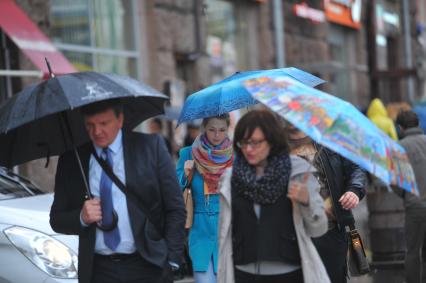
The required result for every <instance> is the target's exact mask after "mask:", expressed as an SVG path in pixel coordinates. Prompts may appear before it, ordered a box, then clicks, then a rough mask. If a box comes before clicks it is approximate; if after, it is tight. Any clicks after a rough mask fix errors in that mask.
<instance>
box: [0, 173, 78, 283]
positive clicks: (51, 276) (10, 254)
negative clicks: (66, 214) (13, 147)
mask: <svg viewBox="0 0 426 283" xmlns="http://www.w3.org/2000/svg"><path fill="white" fill-rule="evenodd" d="M52 201H53V194H52V193H43V192H42V191H41V190H39V189H38V188H37V187H36V186H35V185H34V184H32V183H31V182H30V181H28V180H27V179H25V178H22V177H20V176H18V175H16V174H14V173H12V172H11V171H8V170H6V169H4V168H1V167H0V231H1V233H0V282H14V283H29V282H31V283H38V282H40V283H41V282H43V283H45V282H46V283H53V282H67V283H77V282H78V279H77V266H78V259H77V250H78V237H77V236H69V235H63V234H58V233H56V232H54V231H53V230H52V228H50V224H49V211H50V206H51V205H52Z"/></svg>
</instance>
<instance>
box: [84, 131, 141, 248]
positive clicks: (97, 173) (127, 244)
mask: <svg viewBox="0 0 426 283" xmlns="http://www.w3.org/2000/svg"><path fill="white" fill-rule="evenodd" d="M122 137H123V134H122V131H121V130H120V131H119V133H118V134H117V136H116V138H115V140H114V141H113V142H112V144H110V145H109V149H110V150H111V158H112V162H113V171H114V174H115V175H116V176H117V177H118V178H119V179H120V180H121V181H122V182H123V184H126V174H125V173H126V172H125V168H124V156H123V142H122V140H123V139H122ZM95 149H96V152H97V153H98V156H100V157H101V156H102V148H100V147H97V146H95ZM101 174H102V167H101V166H100V165H99V163H98V162H97V160H96V159H95V157H94V156H93V155H91V156H90V162H89V185H90V189H91V191H92V194H93V195H94V196H95V197H97V198H100V194H99V184H100V181H101ZM111 195H112V201H113V206H114V209H115V211H116V212H117V215H118V224H117V225H118V229H119V231H120V238H121V241H120V243H119V244H118V246H117V249H116V250H115V251H112V250H111V249H110V248H108V247H107V246H106V245H105V243H104V233H103V232H102V230H100V229H99V228H97V229H96V244H95V253H97V254H103V255H106V254H112V253H127V254H129V253H134V252H135V251H136V246H135V240H134V238H133V233H132V228H131V226H130V220H129V212H128V210H127V201H126V195H125V194H124V193H123V192H122V191H121V190H120V189H119V188H118V187H117V186H116V185H115V184H114V182H113V183H112V192H111Z"/></svg>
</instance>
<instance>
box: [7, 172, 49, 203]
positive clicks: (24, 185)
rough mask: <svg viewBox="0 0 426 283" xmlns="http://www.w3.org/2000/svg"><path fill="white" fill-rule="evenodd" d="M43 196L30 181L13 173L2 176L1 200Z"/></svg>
mask: <svg viewBox="0 0 426 283" xmlns="http://www.w3.org/2000/svg"><path fill="white" fill-rule="evenodd" d="M39 194H43V192H42V191H41V190H40V189H38V188H37V187H35V186H34V185H33V184H32V183H31V182H30V181H28V180H26V179H24V178H22V177H20V176H18V175H16V174H14V173H11V172H1V174H0V200H5V199H14V198H22V197H28V196H33V195H39Z"/></svg>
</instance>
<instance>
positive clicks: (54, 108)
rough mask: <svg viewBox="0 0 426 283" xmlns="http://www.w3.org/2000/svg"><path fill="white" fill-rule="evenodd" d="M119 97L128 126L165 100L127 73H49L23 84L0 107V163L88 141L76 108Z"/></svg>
mask: <svg viewBox="0 0 426 283" xmlns="http://www.w3.org/2000/svg"><path fill="white" fill-rule="evenodd" d="M118 98H119V99H120V100H121V101H122V102H123V104H124V117H125V118H124V127H125V128H127V129H133V128H134V127H135V126H137V125H138V124H139V123H141V122H142V121H143V120H145V119H147V118H149V117H152V116H155V115H158V114H162V113H164V110H163V104H164V102H165V101H166V100H167V99H168V97H167V96H165V95H163V94H162V93H160V92H158V91H157V90H155V89H153V88H151V87H149V86H147V85H145V84H143V83H140V82H138V81H136V80H134V79H131V78H129V77H126V76H120V75H115V74H106V73H96V72H80V73H71V74H67V75H63V76H58V77H53V78H50V79H48V80H46V81H43V82H41V83H38V84H35V85H32V86H29V87H27V88H25V89H24V90H22V91H21V92H19V93H18V94H16V95H14V96H13V97H12V98H10V99H9V100H7V101H6V102H5V103H4V104H3V105H2V106H0V146H1V147H0V165H2V166H6V167H11V166H14V165H18V164H21V163H24V162H27V161H30V160H34V159H38V158H42V157H45V156H51V155H59V154H62V153H64V152H65V151H67V150H70V149H72V148H73V147H74V146H79V145H81V144H83V143H85V142H87V141H88V140H89V137H88V135H87V133H86V131H85V129H84V125H83V118H82V115H81V114H80V111H79V109H77V108H79V107H81V106H84V105H87V104H90V103H94V102H98V101H102V100H107V99H118ZM58 114H60V115H58ZM68 125H69V127H70V131H69V130H68V128H67V127H68Z"/></svg>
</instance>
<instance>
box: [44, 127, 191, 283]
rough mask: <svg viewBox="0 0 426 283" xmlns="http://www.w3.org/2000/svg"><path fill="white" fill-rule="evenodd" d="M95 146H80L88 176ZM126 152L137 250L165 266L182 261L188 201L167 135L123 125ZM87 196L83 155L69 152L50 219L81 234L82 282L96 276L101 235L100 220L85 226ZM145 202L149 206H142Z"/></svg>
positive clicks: (60, 165) (129, 204)
mask: <svg viewBox="0 0 426 283" xmlns="http://www.w3.org/2000/svg"><path fill="white" fill-rule="evenodd" d="M92 148H93V147H92V145H91V143H88V144H85V145H83V146H81V147H79V148H78V152H79V155H80V158H81V162H82V165H83V169H84V172H85V176H86V178H87V179H88V178H89V176H88V172H89V161H90V155H91V152H92ZM123 156H124V166H125V174H126V188H127V189H128V190H131V191H132V192H133V193H134V194H133V195H134V196H136V197H137V198H138V200H137V201H134V200H132V199H129V198H130V196H129V195H128V194H126V199H127V207H128V212H129V217H130V224H131V226H132V231H133V236H134V239H135V245H136V249H137V251H138V252H139V253H140V254H141V256H142V257H143V258H144V259H145V260H147V261H149V262H151V263H153V264H155V265H157V266H159V267H164V266H165V264H166V262H167V261H173V262H176V263H178V264H180V261H181V258H182V253H183V246H184V239H185V230H184V225H185V206H184V203H183V198H182V192H181V190H180V188H179V184H178V182H177V178H176V173H175V169H174V164H173V162H172V160H171V158H170V155H169V153H168V152H167V149H166V146H165V144H164V141H163V139H162V138H161V137H160V136H158V135H147V134H140V133H134V132H124V131H123ZM85 199H86V191H85V187H84V183H83V178H82V174H81V172H80V169H79V167H78V162H77V159H76V157H75V155H74V152H67V153H65V154H63V155H62V156H61V157H60V158H59V162H58V167H57V172H56V179H55V196H54V201H53V204H52V207H51V211H50V225H51V226H52V229H53V230H54V231H56V232H58V233H63V234H75V235H78V236H79V249H78V258H79V262H78V274H79V282H82V283H86V282H90V280H91V277H92V269H93V256H94V249H95V240H96V238H95V237H96V226H95V225H90V226H89V227H83V226H82V225H81V223H80V211H81V209H82V207H83V203H84V201H85ZM140 204H142V205H143V206H144V208H145V209H144V210H141V209H140V208H139V207H138V206H139V205H140ZM142 211H146V212H147V214H149V215H145V214H144V213H143V212H142ZM148 219H149V220H148ZM158 227H160V228H158ZM157 228H158V229H157ZM159 229H160V230H161V231H158V230H159Z"/></svg>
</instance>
